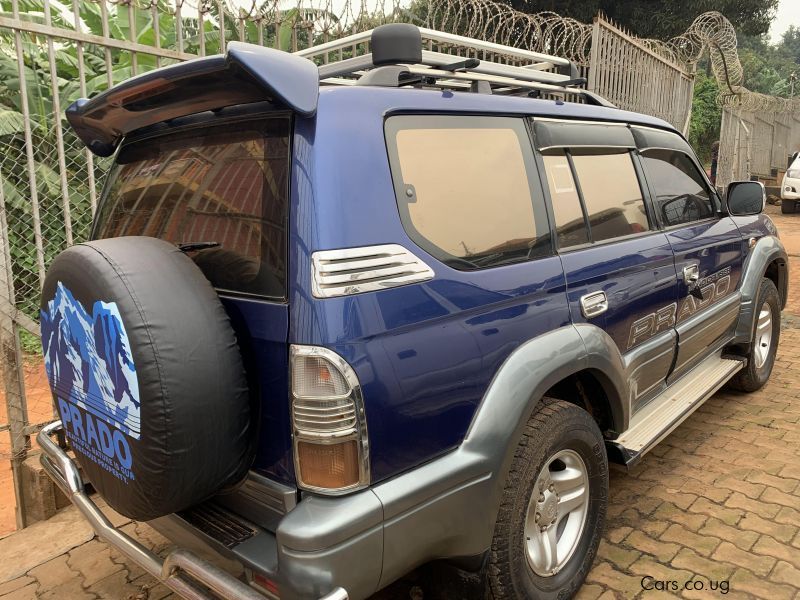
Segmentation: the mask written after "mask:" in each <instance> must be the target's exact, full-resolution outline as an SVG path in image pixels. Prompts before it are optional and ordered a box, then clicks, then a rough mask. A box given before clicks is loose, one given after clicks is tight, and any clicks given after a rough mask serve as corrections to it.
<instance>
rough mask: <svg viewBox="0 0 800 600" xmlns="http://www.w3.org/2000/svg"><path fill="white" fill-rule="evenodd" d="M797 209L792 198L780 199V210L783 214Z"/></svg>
mask: <svg viewBox="0 0 800 600" xmlns="http://www.w3.org/2000/svg"><path fill="white" fill-rule="evenodd" d="M796 210H797V204H796V203H795V201H794V200H781V212H782V213H783V214H785V215H788V214H791V213H793V212H795V211H796Z"/></svg>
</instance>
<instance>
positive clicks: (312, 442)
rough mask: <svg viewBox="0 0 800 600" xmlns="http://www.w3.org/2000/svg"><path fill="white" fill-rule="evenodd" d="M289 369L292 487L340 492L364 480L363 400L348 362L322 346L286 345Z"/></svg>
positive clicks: (366, 472)
mask: <svg viewBox="0 0 800 600" xmlns="http://www.w3.org/2000/svg"><path fill="white" fill-rule="evenodd" d="M290 368H291V402H292V407H291V408H292V428H293V445H294V466H295V471H296V474H297V481H298V486H299V487H300V488H302V489H304V490H310V491H315V492H322V493H327V494H340V493H343V492H347V491H352V490H355V489H359V488H362V487H365V486H367V485H369V445H368V441H367V421H366V415H365V413H364V399H363V397H362V395H361V386H360V385H359V383H358V378H357V377H356V374H355V372H354V371H353V369H352V367H350V365H348V364H347V362H346V361H345V360H344V359H343V358H342V357H341V356H339V355H338V354H336V353H335V352H332V351H331V350H328V349H326V348H320V347H316V346H298V345H292V346H291V349H290Z"/></svg>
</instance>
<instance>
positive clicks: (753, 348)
mask: <svg viewBox="0 0 800 600" xmlns="http://www.w3.org/2000/svg"><path fill="white" fill-rule="evenodd" d="M753 306H754V307H755V311H756V313H755V318H754V319H753V335H752V336H751V339H750V345H749V346H748V347H747V355H746V358H747V366H746V367H745V368H743V369H742V370H741V371H739V372H738V373H737V374H736V375H735V376H734V378H733V379H731V381H730V387H732V388H733V389H735V390H739V391H741V392H754V391H756V390H758V389H760V388H761V387H762V386H763V385H764V384H765V383H767V380H768V379H769V376H770V374H771V373H772V367H773V365H774V364H775V355H776V354H777V352H778V341H779V340H780V337H781V300H780V296H779V295H778V288H776V287H775V284H774V283H772V281H771V280H770V279H767V278H766V277H765V278H764V279H762V280H761V287H759V289H758V295H757V296H756V300H755V302H754V303H753Z"/></svg>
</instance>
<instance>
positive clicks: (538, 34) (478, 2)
mask: <svg viewBox="0 0 800 600" xmlns="http://www.w3.org/2000/svg"><path fill="white" fill-rule="evenodd" d="M95 1H97V0H95ZM107 2H108V3H110V4H116V5H118V6H128V5H133V6H134V7H136V8H137V9H143V10H158V11H163V10H164V2H163V1H162V0H107ZM169 5H170V6H169V10H171V11H172V12H173V14H174V13H175V12H176V11H178V10H183V11H184V14H185V11H186V10H189V11H192V12H195V13H197V14H202V15H203V16H211V15H214V14H219V13H220V12H224V13H225V14H226V15H227V17H229V18H232V19H235V20H238V21H239V22H240V23H242V24H244V23H247V22H252V23H256V24H258V25H259V26H262V27H267V28H269V27H279V26H280V25H281V24H286V23H287V22H288V23H291V25H292V26H293V27H294V28H295V29H297V30H301V29H306V30H308V31H312V32H313V33H314V34H317V35H321V36H322V37H324V38H325V39H328V38H335V37H337V36H341V35H346V34H348V33H354V32H358V31H363V30H364V29H369V28H372V27H375V26H376V25H378V24H380V23H385V22H396V21H411V22H416V23H418V24H420V25H425V26H426V27H429V28H431V29H439V30H442V31H449V32H452V33H459V34H461V35H466V36H468V37H474V38H478V39H482V40H485V41H489V42H495V43H498V44H504V45H508V46H514V47H518V48H524V49H528V50H533V51H538V52H546V53H548V54H555V55H558V56H564V57H566V58H569V59H570V60H572V61H573V62H575V63H576V64H578V65H581V66H584V67H588V66H589V62H590V57H591V41H592V25H591V24H588V23H582V22H580V21H577V20H575V19H572V18H569V17H562V16H561V15H558V14H556V13H553V12H541V13H534V14H528V13H523V12H520V11H517V10H515V9H513V8H512V7H510V6H508V5H506V4H500V3H498V2H495V1H494V0H416V1H414V0H412V2H411V3H409V2H408V0H267V1H261V2H259V0H173V1H172V2H171V3H169ZM625 33H626V35H628V36H629V37H630V38H631V39H632V41H634V42H636V43H638V44H640V45H642V46H643V47H645V48H647V49H648V50H650V51H651V52H653V53H655V54H657V55H659V56H661V57H662V58H665V59H666V60H669V61H670V62H673V63H676V64H678V65H681V66H684V67H692V66H694V65H696V64H697V62H698V61H699V60H700V59H701V58H702V57H703V56H704V54H705V53H706V52H707V53H708V56H709V59H710V61H711V71H712V73H713V74H714V77H715V79H716V81H717V83H718V85H719V88H720V98H719V100H720V103H721V104H722V105H724V106H732V107H737V108H741V109H742V110H747V111H766V112H791V111H797V110H800V100H797V99H789V98H781V97H778V96H770V95H767V94H762V93H758V92H754V91H751V90H749V89H747V87H746V86H745V83H746V82H745V81H744V71H743V69H742V64H741V62H740V60H739V55H738V51H737V41H736V30H735V28H734V27H733V25H732V24H731V22H730V21H729V20H728V19H727V18H726V17H725V16H724V15H722V14H721V13H719V12H716V11H711V12H706V13H703V14H701V15H699V16H698V17H697V18H696V19H695V20H694V22H693V23H692V24H691V25H690V26H689V28H688V29H687V30H686V32H684V33H683V34H681V35H679V36H677V37H674V38H672V39H670V40H666V41H663V40H656V39H647V38H639V37H637V36H636V35H635V34H633V33H630V32H625Z"/></svg>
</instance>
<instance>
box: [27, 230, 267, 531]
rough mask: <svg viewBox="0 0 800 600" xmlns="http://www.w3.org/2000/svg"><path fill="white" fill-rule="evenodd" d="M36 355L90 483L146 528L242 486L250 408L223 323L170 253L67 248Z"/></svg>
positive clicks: (56, 267)
mask: <svg viewBox="0 0 800 600" xmlns="http://www.w3.org/2000/svg"><path fill="white" fill-rule="evenodd" d="M41 328H42V348H43V352H44V360H45V368H46V370H47V376H48V379H49V381H50V387H51V389H52V391H53V398H54V402H55V404H56V409H57V411H58V414H59V415H60V418H61V420H62V423H63V424H64V429H65V432H66V436H67V439H68V441H69V442H70V445H71V447H72V448H73V450H74V451H75V455H76V457H77V459H78V462H79V463H80V465H81V467H82V468H83V470H84V473H85V475H86V476H87V478H88V479H89V481H90V482H91V483H92V485H93V486H94V487H95V489H97V491H98V492H99V493H100V494H101V495H102V496H103V497H104V498H105V499H106V500H107V501H108V503H109V504H110V505H111V506H112V507H113V508H114V509H115V510H117V511H118V512H120V513H122V514H123V515H125V516H127V517H130V518H132V519H137V520H148V519H153V518H156V517H160V516H163V515H166V514H169V513H172V512H175V511H179V510H182V509H184V508H187V507H189V506H191V505H193V504H196V503H198V502H200V501H202V500H204V499H206V498H208V497H209V496H211V495H212V494H214V493H215V492H216V491H218V490H219V489H220V488H222V487H224V486H226V485H230V484H233V483H236V481H238V480H239V479H241V478H242V477H243V476H244V474H245V472H246V470H247V468H248V466H249V464H250V461H251V458H252V451H253V444H252V435H251V419H250V401H249V394H248V390H247V384H246V379H245V372H244V368H243V366H242V359H241V355H240V353H239V348H238V346H237V343H236V337H235V335H234V332H233V329H232V328H231V324H230V322H229V320H228V316H227V314H226V313H225V310H224V308H223V306H222V303H221V302H220V300H219V298H218V297H217V295H216V293H215V291H214V289H213V288H212V287H211V284H210V283H209V282H208V280H207V279H206V278H205V277H204V276H203V274H202V273H201V271H200V270H199V269H198V268H197V266H195V264H194V263H193V262H192V260H191V259H189V258H188V257H187V256H185V255H184V254H183V253H182V252H181V251H180V250H178V249H177V248H176V247H175V246H173V245H171V244H168V243H167V242H164V241H162V240H158V239H155V238H147V237H122V238H113V239H106V240H99V241H94V242H87V243H85V244H79V245H77V246H73V247H71V248H68V249H67V250H65V251H64V252H62V253H61V254H60V255H59V256H58V257H57V258H56V259H55V261H53V264H52V265H51V267H50V269H49V270H48V272H47V277H46V279H45V284H44V289H43V291H42V304H41Z"/></svg>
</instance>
